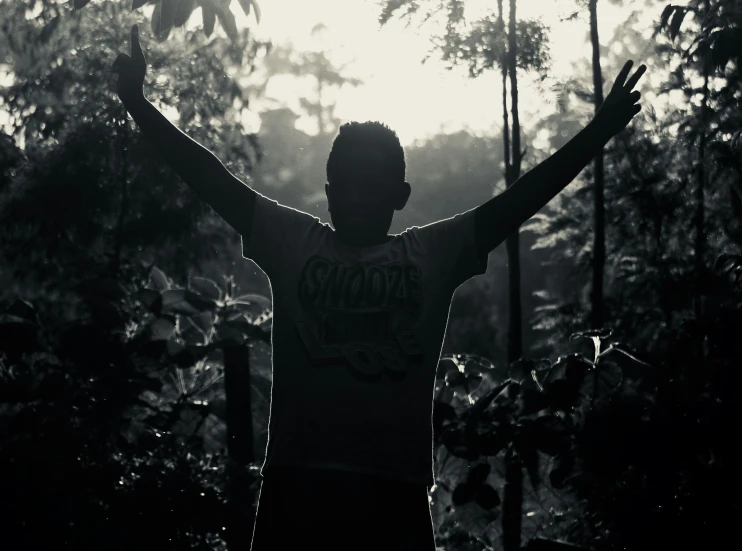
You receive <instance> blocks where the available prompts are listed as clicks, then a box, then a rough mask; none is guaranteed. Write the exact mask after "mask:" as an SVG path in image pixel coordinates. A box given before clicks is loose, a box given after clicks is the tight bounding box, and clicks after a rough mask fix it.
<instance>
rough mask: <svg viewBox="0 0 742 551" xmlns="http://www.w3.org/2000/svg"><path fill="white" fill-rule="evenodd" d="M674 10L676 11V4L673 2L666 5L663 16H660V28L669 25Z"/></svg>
mask: <svg viewBox="0 0 742 551" xmlns="http://www.w3.org/2000/svg"><path fill="white" fill-rule="evenodd" d="M673 11H675V6H673V5H672V4H668V5H667V6H665V9H664V10H662V16H661V17H660V28H664V27H665V26H666V25H667V22H668V21H669V20H670V16H671V15H672V12H673Z"/></svg>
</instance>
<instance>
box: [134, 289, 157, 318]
mask: <svg viewBox="0 0 742 551" xmlns="http://www.w3.org/2000/svg"><path fill="white" fill-rule="evenodd" d="M139 301H140V302H141V303H142V304H143V305H144V307H145V308H147V309H148V310H150V311H151V312H153V313H154V314H155V315H157V316H159V315H160V312H161V311H162V294H161V293H160V292H159V291H155V290H154V289H141V290H140V291H139Z"/></svg>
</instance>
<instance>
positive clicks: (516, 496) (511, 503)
mask: <svg viewBox="0 0 742 551" xmlns="http://www.w3.org/2000/svg"><path fill="white" fill-rule="evenodd" d="M497 5H498V9H499V17H500V22H501V23H502V22H503V9H502V0H498V2H497ZM515 22H516V0H510V14H509V22H508V47H507V49H506V50H507V51H506V54H505V56H504V59H503V63H502V94H503V95H502V111H503V120H504V134H505V139H504V145H505V183H506V186H507V187H510V186H512V185H513V184H514V183H515V181H516V180H517V179H518V178H519V177H520V168H521V160H522V156H523V155H522V153H521V149H520V118H519V116H518V75H517V72H516V70H517V63H516V60H517V44H516V34H515V30H516V29H515ZM503 29H504V23H503ZM508 75H510V109H511V113H512V120H513V128H512V140H511V139H510V135H509V128H508V111H507V77H508ZM511 145H512V155H511V151H510V149H511ZM519 242H520V240H519V236H518V230H517V229H516V230H515V231H514V232H513V233H512V234H511V235H510V236H508V238H507V240H506V247H507V254H508V288H509V297H510V298H509V310H510V312H509V325H508V362H510V363H512V362H514V361H516V360H518V359H519V358H520V357H521V355H522V332H521V302H520V251H519V248H520V247H519ZM522 518H523V470H522V467H521V463H520V458H519V457H518V454H517V453H515V452H513V450H508V452H507V453H506V457H505V494H504V497H503V503H502V549H503V551H518V550H519V549H520V541H521V524H522Z"/></svg>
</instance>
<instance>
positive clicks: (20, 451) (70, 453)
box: [0, 268, 270, 550]
mask: <svg viewBox="0 0 742 551" xmlns="http://www.w3.org/2000/svg"><path fill="white" fill-rule="evenodd" d="M83 296H84V301H85V302H84V304H85V308H82V309H81V312H80V315H79V317H76V318H74V319H71V320H69V321H67V322H66V323H53V322H52V320H47V319H40V318H41V316H39V315H38V313H37V312H36V309H35V307H34V306H33V305H32V304H31V303H29V302H28V301H26V300H23V299H16V300H15V301H13V302H12V303H11V304H10V305H9V306H8V307H7V308H6V309H5V310H4V312H3V314H2V315H0V343H2V346H0V350H1V351H2V354H1V355H0V381H1V384H0V391H1V392H0V409H1V410H2V416H1V417H0V421H1V422H2V429H3V430H2V431H0V464H2V467H3V468H2V472H3V477H2V480H1V482H0V484H1V485H2V490H3V494H4V495H5V496H11V497H10V499H6V500H3V503H5V504H9V505H10V504H12V508H8V509H3V511H2V514H3V518H4V519H5V525H6V526H7V527H8V528H9V531H10V532H12V533H11V534H8V537H10V538H17V540H14V541H15V542H16V543H17V545H21V544H23V545H32V546H38V547H41V548H45V547H49V546H52V545H58V544H59V542H60V541H66V542H67V543H68V544H70V545H75V546H76V547H78V548H84V549H95V548H100V547H102V546H105V547H106V548H112V546H113V548H115V549H122V550H123V549H130V548H131V547H133V546H136V547H137V548H145V549H150V548H151V549H155V548H159V547H162V546H172V545H175V546H176V547H177V548H178V549H204V550H206V549H209V550H213V549H219V548H223V542H222V536H223V535H224V534H223V531H224V528H223V525H224V519H225V515H226V511H225V507H226V505H225V497H224V495H225V489H224V478H225V474H224V467H225V458H224V457H223V455H222V453H221V448H223V446H224V442H222V443H221V444H220V445H218V446H217V448H216V449H215V448H214V446H213V445H206V446H205V441H204V436H205V432H204V431H208V430H212V431H213V424H214V423H215V422H222V421H221V420H223V418H224V409H225V408H224V398H223V393H222V392H221V391H220V390H219V389H218V388H217V386H215V383H217V382H218V381H220V380H221V379H222V374H223V369H224V367H223V364H222V357H221V355H220V352H221V349H222V348H223V347H224V346H233V345H245V346H247V345H250V342H252V341H254V340H256V339H258V340H263V341H265V340H266V339H269V334H268V332H267V331H266V330H265V329H263V328H262V327H261V325H262V324H264V323H265V322H266V321H268V320H269V319H270V312H269V311H266V310H265V306H266V304H267V302H268V300H267V299H266V298H264V297H260V296H257V295H253V294H244V295H239V296H238V295H236V294H235V287H234V283H233V281H231V280H229V279H228V280H227V281H226V286H225V288H224V289H222V288H220V287H219V286H218V285H216V283H215V282H213V281H211V280H208V279H205V278H191V280H190V281H189V283H188V285H187V286H186V287H185V288H179V287H177V286H175V285H173V282H172V280H170V278H168V277H167V276H166V275H165V274H164V273H163V272H161V271H160V270H159V269H157V268H153V269H152V271H151V273H150V277H149V283H148V284H147V285H146V286H141V282H137V281H133V282H128V283H127V282H123V281H119V280H116V279H112V278H97V279H93V280H91V281H88V282H86V284H85V286H84V290H83ZM168 375H169V376H170V377H171V378H170V379H168ZM173 383H174V384H173ZM253 383H254V385H255V391H256V392H258V393H259V394H260V395H262V397H263V398H264V399H267V396H269V395H270V381H269V380H266V379H263V378H262V376H261V375H259V374H253ZM258 422H259V423H265V422H267V412H266V416H265V418H264V419H260V420H258ZM209 425H212V426H209ZM253 476H254V475H253ZM132 527H135V528H134V529H133V530H132ZM6 541H7V540H6Z"/></svg>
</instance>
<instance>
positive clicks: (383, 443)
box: [242, 194, 487, 487]
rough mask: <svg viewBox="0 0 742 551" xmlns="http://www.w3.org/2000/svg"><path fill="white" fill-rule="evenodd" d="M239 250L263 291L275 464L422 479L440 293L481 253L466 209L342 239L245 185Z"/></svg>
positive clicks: (470, 272) (467, 272)
mask: <svg viewBox="0 0 742 551" xmlns="http://www.w3.org/2000/svg"><path fill="white" fill-rule="evenodd" d="M256 195H257V197H256V200H255V211H254V215H253V223H252V229H251V233H250V236H249V238H247V239H244V240H243V243H242V246H243V256H244V257H245V258H250V259H252V260H254V261H255V262H256V263H257V264H258V266H260V268H261V269H262V270H263V271H264V272H265V273H266V275H267V276H268V278H269V279H270V284H271V292H272V295H273V327H272V336H271V348H272V357H273V384H272V390H271V403H270V416H269V422H268V443H267V448H266V456H265V461H264V463H263V466H262V469H261V471H260V472H261V475H266V474H267V473H269V472H270V470H271V468H272V467H273V466H276V465H284V466H291V467H308V468H325V469H338V470H343V471H351V472H358V473H366V474H372V475H376V476H379V477H382V478H387V479H396V480H402V481H407V482H413V483H418V484H425V485H427V486H428V487H430V486H432V484H433V425H432V413H433V391H434V386H435V373H436V369H437V366H438V362H439V359H440V354H441V349H442V346H443V337H444V334H445V330H446V324H447V322H448V314H449V309H450V304H451V298H452V296H453V293H454V291H455V290H456V288H457V287H458V286H459V285H460V284H461V283H463V282H464V281H466V280H467V279H469V278H471V277H472V276H475V275H478V274H483V273H484V272H485V271H486V268H487V257H486V255H485V256H480V255H478V254H477V250H476V243H475V230H474V213H475V210H474V209H472V210H469V211H467V212H465V213H463V214H459V215H456V216H454V217H452V218H448V219H446V220H441V221H438V222H435V223H432V224H429V225H427V226H423V227H412V228H409V229H407V230H405V231H404V232H402V233H401V234H398V235H394V236H392V238H391V239H390V240H389V241H387V242H386V243H383V244H379V245H371V246H363V247H361V246H351V245H348V244H345V243H343V242H342V241H340V239H339V238H338V236H337V234H336V232H335V231H334V230H333V229H332V228H331V227H330V226H329V225H328V224H325V223H322V222H321V221H320V220H319V219H318V218H316V217H314V216H311V215H309V214H306V213H304V212H301V211H298V210H295V209H292V208H289V207H286V206H283V205H280V204H278V203H277V202H275V201H273V200H270V199H268V198H266V197H264V196H262V195H260V194H256Z"/></svg>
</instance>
